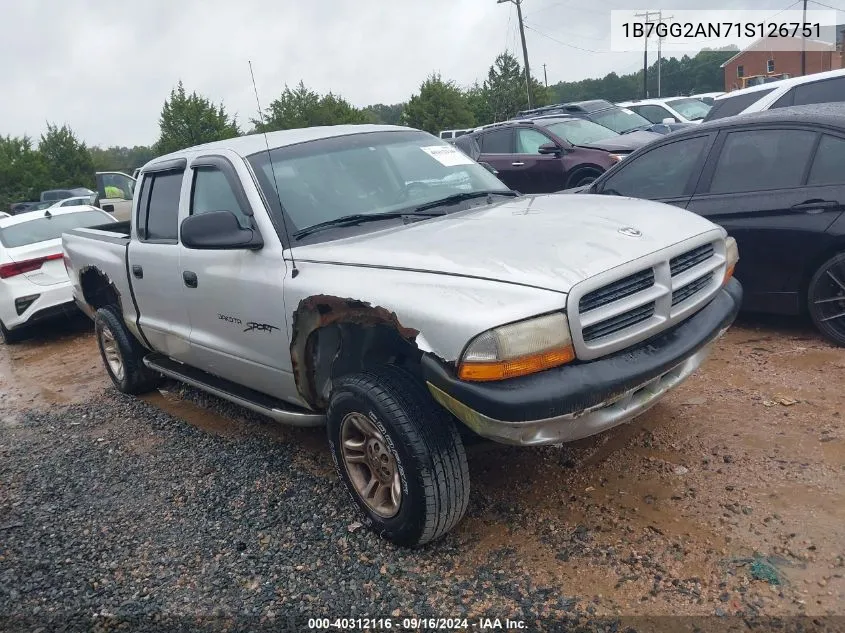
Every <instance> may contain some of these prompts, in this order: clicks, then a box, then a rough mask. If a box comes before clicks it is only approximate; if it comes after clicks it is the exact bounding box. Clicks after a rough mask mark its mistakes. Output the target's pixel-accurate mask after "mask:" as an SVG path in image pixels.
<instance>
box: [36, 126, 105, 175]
mask: <svg viewBox="0 0 845 633" xmlns="http://www.w3.org/2000/svg"><path fill="white" fill-rule="evenodd" d="M38 152H39V153H40V154H41V157H42V160H43V161H44V165H45V167H46V169H47V177H48V179H49V181H50V185H49V188H51V189H58V188H61V187H79V186H82V187H93V186H94V161H93V160H92V159H91V153H90V152H89V151H88V148H87V147H86V146H85V143H83V142H82V141H80V140H79V139H78V138H76V134H74V132H73V130H71V129H70V127H68V126H67V125H62V126H61V127H59V126H57V125H53V124H51V123H48V124H47V131H46V132H45V133H44V134H42V135H41V141H40V142H39V143H38Z"/></svg>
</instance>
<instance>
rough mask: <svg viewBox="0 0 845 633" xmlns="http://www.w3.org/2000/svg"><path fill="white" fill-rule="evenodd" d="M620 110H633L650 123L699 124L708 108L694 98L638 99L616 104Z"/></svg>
mask: <svg viewBox="0 0 845 633" xmlns="http://www.w3.org/2000/svg"><path fill="white" fill-rule="evenodd" d="M616 105H618V106H619V107H620V108H628V109H629V110H633V111H634V112H636V113H637V114H639V115H640V116H641V117H643V118H645V119H648V120H649V121H651V122H652V123H666V122H667V121H666V119H672V121H671V122H675V123H701V121H702V120H703V119H704V117H705V116H707V113H708V112H709V111H710V106H709V105H707V104H706V103H704V102H703V101H701V100H699V99H696V98H694V97H672V98H671V99H639V100H637V101H625V102H623V103H617V104H616Z"/></svg>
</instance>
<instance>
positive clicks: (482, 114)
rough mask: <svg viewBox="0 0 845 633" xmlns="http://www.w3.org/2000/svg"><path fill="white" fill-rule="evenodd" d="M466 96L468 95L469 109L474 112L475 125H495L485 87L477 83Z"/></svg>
mask: <svg viewBox="0 0 845 633" xmlns="http://www.w3.org/2000/svg"><path fill="white" fill-rule="evenodd" d="M464 94H465V95H466V99H467V104H468V105H469V109H470V110H471V111H472V115H473V117H475V124H476V125H487V124H488V123H493V112H492V110H491V109H490V104H489V102H488V101H487V92H486V91H485V90H484V86H482V85H480V84H479V83H478V82H475V83H474V84H473V85H472V86H470V88H469V89H468V90H467V91H466V92H465V93H464Z"/></svg>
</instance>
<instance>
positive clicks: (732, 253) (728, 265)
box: [722, 237, 739, 285]
mask: <svg viewBox="0 0 845 633" xmlns="http://www.w3.org/2000/svg"><path fill="white" fill-rule="evenodd" d="M738 261H739V248H737V245H736V240H735V239H734V238H732V237H726V238H725V278H724V279H723V280H722V285H724V284H726V283H728V281H730V279H731V277H733V275H734V268H736V263H737V262H738Z"/></svg>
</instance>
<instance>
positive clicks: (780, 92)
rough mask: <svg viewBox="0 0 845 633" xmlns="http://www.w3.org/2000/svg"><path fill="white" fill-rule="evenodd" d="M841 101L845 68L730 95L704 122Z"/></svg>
mask: <svg viewBox="0 0 845 633" xmlns="http://www.w3.org/2000/svg"><path fill="white" fill-rule="evenodd" d="M840 101H845V69H839V70H829V71H827V72H824V73H815V74H813V75H804V76H803V77H791V78H790V79H781V80H780V81H776V82H772V83H767V84H760V85H759V86H752V87H750V88H744V89H742V90H734V91H733V92H728V93H727V94H724V95H722V96H721V97H717V98H716V99H714V100H713V107H712V108H711V109H710V112H709V113H708V114H707V116H706V117H705V118H704V120H705V121H714V120H715V119H722V118H724V117H728V116H734V115H736V114H747V113H748V112H761V111H763V110H771V109H772V108H785V107H788V106H793V105H810V104H813V103H831V102H834V103H835V102H840Z"/></svg>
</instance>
